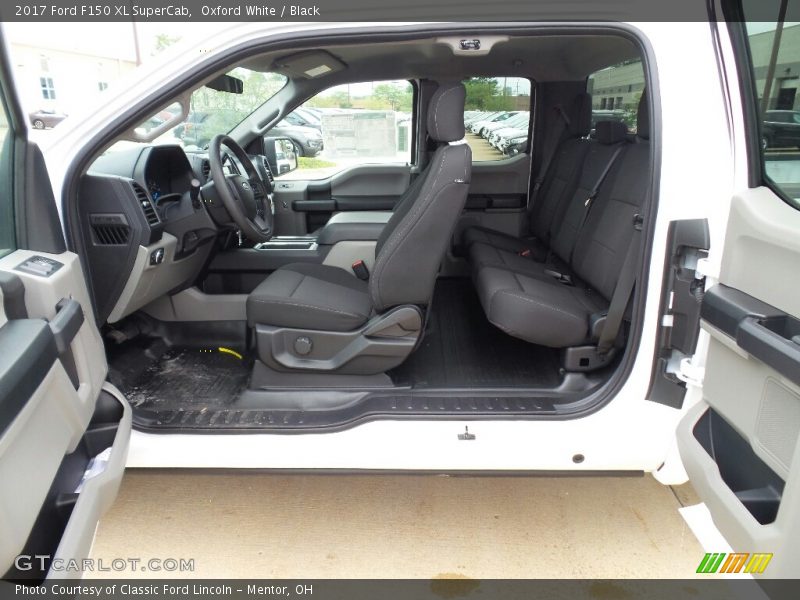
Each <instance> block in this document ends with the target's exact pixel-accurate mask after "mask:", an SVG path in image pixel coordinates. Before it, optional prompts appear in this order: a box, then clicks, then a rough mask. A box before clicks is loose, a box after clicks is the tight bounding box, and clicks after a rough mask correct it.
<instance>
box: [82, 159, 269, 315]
mask: <svg viewBox="0 0 800 600" xmlns="http://www.w3.org/2000/svg"><path fill="white" fill-rule="evenodd" d="M256 162H257V163H258V162H262V163H264V164H265V162H266V161H256ZM224 168H225V169H226V172H228V173H230V172H232V171H235V170H236V169H237V166H236V164H235V163H233V162H226V163H225V166H224ZM257 168H258V167H257ZM259 171H261V169H259ZM262 176H263V175H262ZM209 181H210V167H209V162H208V157H207V155H206V154H205V153H199V152H198V153H187V152H185V151H184V150H183V148H181V147H180V146H177V145H146V146H137V147H135V148H131V149H129V150H123V151H119V152H111V153H107V154H105V155H103V156H100V157H98V158H97V159H96V160H95V162H94V163H93V164H92V166H91V167H90V168H89V170H88V172H87V173H86V174H85V175H84V176H83V177H82V179H81V185H80V188H79V191H78V203H77V207H78V212H79V215H78V216H79V223H80V232H81V238H82V243H83V246H84V249H85V250H86V251H85V252H84V254H83V255H84V257H85V258H84V260H85V268H86V270H87V271H88V273H89V280H90V286H91V287H92V292H93V296H94V298H95V302H96V307H95V312H96V317H97V320H98V322H100V323H103V322H106V321H108V322H111V323H113V322H116V321H119V320H121V319H122V318H124V317H125V316H127V315H129V314H131V313H133V312H135V311H136V310H139V309H142V308H145V310H146V307H147V305H148V304H149V303H151V302H154V301H155V300H156V299H157V298H159V297H161V296H164V295H166V294H173V293H176V292H177V291H180V290H181V289H185V288H187V287H190V286H191V285H193V284H194V282H195V281H196V280H197V278H198V276H199V275H200V273H201V272H202V270H203V268H204V266H205V265H206V264H207V263H208V260H209V258H210V255H211V254H212V253H213V252H214V251H215V249H216V248H218V247H219V246H220V244H217V243H216V240H218V239H225V238H230V234H231V233H232V232H233V231H234V225H233V223H232V222H231V218H230V215H229V214H228V212H227V210H226V209H225V207H224V206H222V204H221V202H220V201H219V200H217V199H215V197H214V195H213V193H211V191H212V186H210V185H209ZM203 186H207V187H206V191H207V192H209V193H203Z"/></svg>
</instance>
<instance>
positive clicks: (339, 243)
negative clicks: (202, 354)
mask: <svg viewBox="0 0 800 600" xmlns="http://www.w3.org/2000/svg"><path fill="white" fill-rule="evenodd" d="M391 216H392V213H391V212H390V211H369V212H367V211H363V212H362V211H347V212H340V213H338V214H336V215H334V216H333V217H331V218H330V219H329V220H328V222H327V223H326V224H325V226H324V227H322V228H320V229H318V230H317V231H315V232H314V233H313V234H309V235H302V236H276V237H274V238H272V239H271V240H269V241H268V242H264V243H261V244H258V245H256V246H255V247H253V248H239V249H235V250H229V251H227V252H221V253H219V254H217V255H216V256H215V257H214V259H213V261H212V263H211V265H210V266H209V271H210V274H209V278H210V281H209V283H210V284H211V285H208V287H207V289H208V290H209V292H210V293H222V290H225V292H228V293H230V292H234V293H244V294H247V293H249V292H250V291H251V290H252V289H253V288H254V287H255V286H256V285H258V284H259V283H260V282H261V281H263V280H264V278H265V277H266V276H267V275H268V274H269V273H270V272H272V271H274V270H276V269H279V268H280V267H282V266H284V265H288V264H290V263H298V262H311V263H317V264H326V265H331V266H336V267H340V268H342V269H345V270H347V271H350V270H351V268H352V265H353V263H354V262H356V261H359V260H361V261H364V264H365V265H366V266H367V268H368V269H369V270H372V266H373V264H374V262H375V245H376V243H377V240H378V238H379V237H380V235H381V232H382V231H383V229H384V227H386V223H387V222H388V221H389V219H390V218H391ZM214 282H216V283H214ZM215 290H219V291H215Z"/></svg>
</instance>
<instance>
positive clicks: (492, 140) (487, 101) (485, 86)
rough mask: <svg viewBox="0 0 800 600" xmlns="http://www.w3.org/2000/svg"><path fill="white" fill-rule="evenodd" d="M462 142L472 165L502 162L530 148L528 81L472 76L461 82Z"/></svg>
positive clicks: (522, 78) (529, 88)
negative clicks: (469, 152) (463, 96)
mask: <svg viewBox="0 0 800 600" xmlns="http://www.w3.org/2000/svg"><path fill="white" fill-rule="evenodd" d="M464 87H466V89H467V99H466V102H465V104H464V127H465V130H466V141H467V143H468V144H469V146H470V148H471V149H472V161H473V162H486V161H493V160H502V159H504V158H509V157H511V156H515V155H517V154H520V153H522V152H527V151H528V148H529V147H530V115H531V113H530V110H531V81H530V79H525V78H524V77H472V78H470V79H467V80H465V81H464Z"/></svg>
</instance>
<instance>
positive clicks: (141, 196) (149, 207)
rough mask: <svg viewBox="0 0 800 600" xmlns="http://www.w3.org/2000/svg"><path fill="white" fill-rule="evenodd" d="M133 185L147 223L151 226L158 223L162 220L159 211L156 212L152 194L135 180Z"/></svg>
mask: <svg viewBox="0 0 800 600" xmlns="http://www.w3.org/2000/svg"><path fill="white" fill-rule="evenodd" d="M131 185H132V186H133V191H134V193H135V194H136V200H138V202H139V206H141V207H142V211H143V212H144V217H145V219H147V224H148V225H150V226H151V227H153V226H154V225H158V224H159V223H160V222H161V220H160V219H159V218H158V213H157V212H156V209H155V207H154V206H153V203H152V202H151V201H150V196H148V195H147V192H146V191H145V189H144V188H143V187H142V186H140V185H139V184H138V183H136V182H135V181H134V182H133V183H132V184H131Z"/></svg>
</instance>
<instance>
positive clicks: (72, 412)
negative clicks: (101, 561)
mask: <svg viewBox="0 0 800 600" xmlns="http://www.w3.org/2000/svg"><path fill="white" fill-rule="evenodd" d="M43 259H44V260H46V261H47V264H49V265H50V266H49V268H50V269H53V270H52V271H51V272H50V273H49V274H43V272H42V271H39V272H36V271H37V269H38V268H39V267H38V266H37V265H42V264H45V263H44V260H43ZM30 265H34V266H30ZM58 265H60V266H58ZM0 276H1V278H0V279H1V280H2V281H3V282H4V283H5V285H3V292H4V297H3V310H2V313H3V315H2V319H0V322H3V325H2V327H0V348H2V355H0V480H2V481H3V482H6V483H9V482H10V485H4V486H2V488H1V489H0V532H2V534H1V535H0V571H2V572H3V573H6V574H7V576H10V577H13V576H16V577H21V578H29V577H33V578H40V577H43V576H44V574H45V572H42V571H40V570H39V569H37V568H34V569H31V570H28V569H15V568H14V562H15V558H16V557H17V556H18V555H20V554H23V555H29V554H42V555H48V556H50V557H55V556H63V557H69V558H84V557H86V555H87V553H88V550H89V545H90V543H91V539H92V535H93V532H94V529H95V526H96V523H97V520H98V519H99V516H100V509H101V508H103V507H104V506H105V507H106V508H107V505H108V504H110V501H111V500H113V497H114V496H115V494H116V486H118V484H119V481H120V479H121V477H122V472H123V469H124V461H125V454H126V453H127V438H128V436H129V434H130V409H129V408H128V406H127V404H126V403H124V401H122V399H121V396H118V397H117V398H110V399H106V400H105V401H104V402H101V403H100V404H101V405H103V406H104V409H103V410H104V411H105V413H106V414H105V416H104V415H103V414H98V412H97V411H98V408H97V407H98V397H100V396H101V390H102V387H103V385H104V381H105V376H106V372H107V365H106V360H105V351H104V349H103V344H102V340H101V338H100V334H99V332H98V330H97V327H96V325H95V323H94V320H93V316H92V311H91V306H90V304H89V299H88V293H87V291H86V286H85V283H84V280H83V275H82V272H81V267H80V262H79V260H78V257H77V256H76V255H75V254H72V253H68V252H65V253H62V254H46V253H40V252H32V251H29V250H17V251H15V252H12V253H11V254H9V255H7V256H5V257H3V258H2V259H0ZM19 298H24V304H22V305H21V306H20V304H19ZM65 299H66V302H64V300H65ZM108 405H111V407H112V408H111V409H109V408H108ZM109 411H111V412H110V416H109V414H108V413H109ZM101 432H102V434H101ZM106 447H113V451H112V452H111V456H110V457H109V463H108V464H107V466H106V468H105V470H103V472H102V473H101V475H102V478H101V479H98V481H97V482H96V483H92V484H91V485H89V482H87V483H86V485H85V486H84V488H83V489H82V491H81V493H80V494H76V493H75V490H76V488H77V485H78V484H79V483H80V482H81V479H82V477H83V474H84V471H85V469H86V467H87V465H88V463H89V461H90V460H91V459H92V458H93V457H94V456H95V455H97V454H99V453H100V452H102V451H103V450H104V449H105V448H106ZM98 477H99V476H98ZM103 482H105V483H103ZM84 506H85V508H82V507H84ZM70 515H72V516H70ZM67 529H69V532H68V533H69V536H65V537H63V539H62V534H65V533H66V532H67ZM23 566H24V561H23ZM33 566H34V567H38V563H34V564H33ZM61 575H62V574H59V576H61ZM63 575H70V574H68V573H65V574H63ZM73 575H75V574H73Z"/></svg>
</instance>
